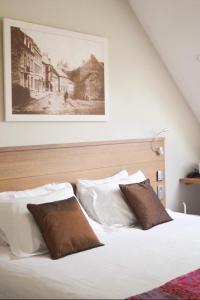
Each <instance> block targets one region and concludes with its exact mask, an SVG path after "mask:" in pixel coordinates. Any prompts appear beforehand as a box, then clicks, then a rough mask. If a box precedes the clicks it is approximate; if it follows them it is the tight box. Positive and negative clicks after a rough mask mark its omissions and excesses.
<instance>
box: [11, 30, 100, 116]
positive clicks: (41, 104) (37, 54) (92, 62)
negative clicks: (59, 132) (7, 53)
mask: <svg viewBox="0 0 200 300" xmlns="http://www.w3.org/2000/svg"><path fill="white" fill-rule="evenodd" d="M11 68H12V110H13V113H14V114H21V113H23V114H80V115H81V114H104V112H105V108H104V100H105V99H104V98H105V95H104V63H103V62H100V61H98V60H97V58H96V57H95V55H94V54H90V57H89V58H88V59H87V60H83V61H82V64H80V65H79V66H78V67H77V68H74V69H70V68H69V67H68V65H67V63H66V61H65V63H64V62H63V61H62V57H58V58H57V64H55V59H54V63H52V60H51V57H49V54H48V52H45V49H41V48H40V47H39V45H38V44H37V43H36V42H35V40H34V39H33V38H32V37H31V35H29V34H27V32H26V31H24V30H23V29H21V28H19V27H11ZM86 102H87V103H86Z"/></svg>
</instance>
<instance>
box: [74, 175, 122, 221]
mask: <svg viewBox="0 0 200 300" xmlns="http://www.w3.org/2000/svg"><path fill="white" fill-rule="evenodd" d="M125 178H128V172H127V171H126V170H122V171H120V172H118V173H116V174H115V175H113V176H111V177H107V178H103V179H97V180H83V179H78V180H77V184H76V195H77V197H78V199H79V200H80V202H81V204H82V205H83V207H84V209H85V210H86V212H87V214H88V215H89V216H90V217H91V218H93V219H94V220H96V219H97V217H96V215H95V211H94V209H93V205H92V202H91V200H90V199H91V198H90V197H88V193H89V192H90V188H91V187H93V186H97V185H99V184H104V183H109V182H110V183H111V182H118V181H119V180H122V179H125Z"/></svg>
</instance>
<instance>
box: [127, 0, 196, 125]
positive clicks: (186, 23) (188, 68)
mask: <svg viewBox="0 0 200 300" xmlns="http://www.w3.org/2000/svg"><path fill="white" fill-rule="evenodd" d="M129 3H130V5H131V7H132V9H133V11H134V12H135V14H136V16H137V17H138V19H139V21H140V23H141V24H142V25H143V27H144V29H145V31H146V33H147V35H148V36H149V37H150V39H151V41H152V43H153V44H154V47H155V48H156V50H157V51H158V53H159V54H160V56H161V58H162V60H163V62H164V63H165V65H166V67H167V69H168V70H169V72H170V73H171V76H172V77H173V78H174V80H175V82H176V84H177V86H178V87H179V89H180V91H181V93H182V94H183V96H184V97H185V99H186V101H187V102H188V103H189V105H190V107H191V109H192V110H193V112H194V114H195V115H196V117H197V119H198V120H199V122H200V0H129Z"/></svg>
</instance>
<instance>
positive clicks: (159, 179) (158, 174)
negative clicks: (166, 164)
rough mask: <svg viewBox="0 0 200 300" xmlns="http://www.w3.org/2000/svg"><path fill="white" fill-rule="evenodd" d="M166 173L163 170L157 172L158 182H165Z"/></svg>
mask: <svg viewBox="0 0 200 300" xmlns="http://www.w3.org/2000/svg"><path fill="white" fill-rule="evenodd" d="M164 177H165V175H164V171H163V170H158V171H157V172H156V178H157V181H163V180H164Z"/></svg>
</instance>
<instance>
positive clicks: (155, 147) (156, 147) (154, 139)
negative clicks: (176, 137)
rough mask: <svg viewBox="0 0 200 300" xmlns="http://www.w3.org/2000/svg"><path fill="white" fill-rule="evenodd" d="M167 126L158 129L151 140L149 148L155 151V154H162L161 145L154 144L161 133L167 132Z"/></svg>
mask: <svg viewBox="0 0 200 300" xmlns="http://www.w3.org/2000/svg"><path fill="white" fill-rule="evenodd" d="M168 130H169V129H168V128H163V129H162V130H160V131H158V132H157V133H156V134H155V136H154V138H153V139H152V142H151V149H152V151H153V152H155V153H156V154H157V155H163V154H164V148H163V147H162V146H156V145H155V144H156V141H157V139H158V138H159V137H160V135H161V134H163V133H165V132H167V131H168Z"/></svg>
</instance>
